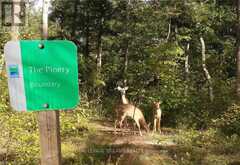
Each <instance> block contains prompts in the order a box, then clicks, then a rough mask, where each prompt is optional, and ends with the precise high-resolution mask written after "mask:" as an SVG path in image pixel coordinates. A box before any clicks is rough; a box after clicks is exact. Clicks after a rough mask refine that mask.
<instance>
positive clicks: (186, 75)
mask: <svg viewBox="0 0 240 165" xmlns="http://www.w3.org/2000/svg"><path fill="white" fill-rule="evenodd" d="M189 47H190V44H189V43H187V47H186V51H185V55H186V56H185V65H184V69H185V81H186V83H185V91H184V93H185V96H187V94H188V81H189Z"/></svg>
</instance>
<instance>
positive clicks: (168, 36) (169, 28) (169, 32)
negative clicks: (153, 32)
mask: <svg viewBox="0 0 240 165" xmlns="http://www.w3.org/2000/svg"><path fill="white" fill-rule="evenodd" d="M170 34H171V19H170V22H169V24H168V33H167V38H166V42H168V40H169V38H170Z"/></svg>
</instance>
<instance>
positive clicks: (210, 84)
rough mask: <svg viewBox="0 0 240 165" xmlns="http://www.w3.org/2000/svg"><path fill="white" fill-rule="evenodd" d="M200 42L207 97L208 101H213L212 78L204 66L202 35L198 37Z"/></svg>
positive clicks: (204, 53)
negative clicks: (206, 82) (206, 83)
mask: <svg viewBox="0 0 240 165" xmlns="http://www.w3.org/2000/svg"><path fill="white" fill-rule="evenodd" d="M200 42H201V45H202V68H203V71H204V74H205V77H206V79H207V81H208V92H209V98H210V101H213V98H214V96H213V87H212V78H211V75H210V74H209V72H208V69H207V66H206V47H205V42H204V39H203V37H200Z"/></svg>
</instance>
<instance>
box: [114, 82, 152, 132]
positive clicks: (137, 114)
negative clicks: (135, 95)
mask: <svg viewBox="0 0 240 165" xmlns="http://www.w3.org/2000/svg"><path fill="white" fill-rule="evenodd" d="M127 89H128V87H124V88H121V87H119V86H118V87H117V90H119V91H120V92H121V98H122V103H121V104H118V105H117V106H116V107H115V112H116V116H117V119H116V120H115V126H114V128H115V132H116V128H117V125H119V127H120V129H121V128H122V123H123V121H124V119H125V118H126V117H130V118H132V119H133V120H134V121H135V123H136V125H137V127H138V131H139V135H140V136H142V132H141V126H142V127H143V128H144V129H145V130H146V131H147V132H148V131H149V128H148V125H147V123H146V121H145V118H144V115H143V113H142V111H141V110H140V109H139V108H137V107H136V106H134V105H133V104H131V103H129V101H128V99H127V98H126V96H125V95H126V90H127Z"/></svg>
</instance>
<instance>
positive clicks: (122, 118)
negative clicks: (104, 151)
mask: <svg viewBox="0 0 240 165" xmlns="http://www.w3.org/2000/svg"><path fill="white" fill-rule="evenodd" d="M125 117H126V116H125V115H123V116H121V120H120V122H119V123H120V124H119V125H120V129H122V124H123V121H124V119H125Z"/></svg>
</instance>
